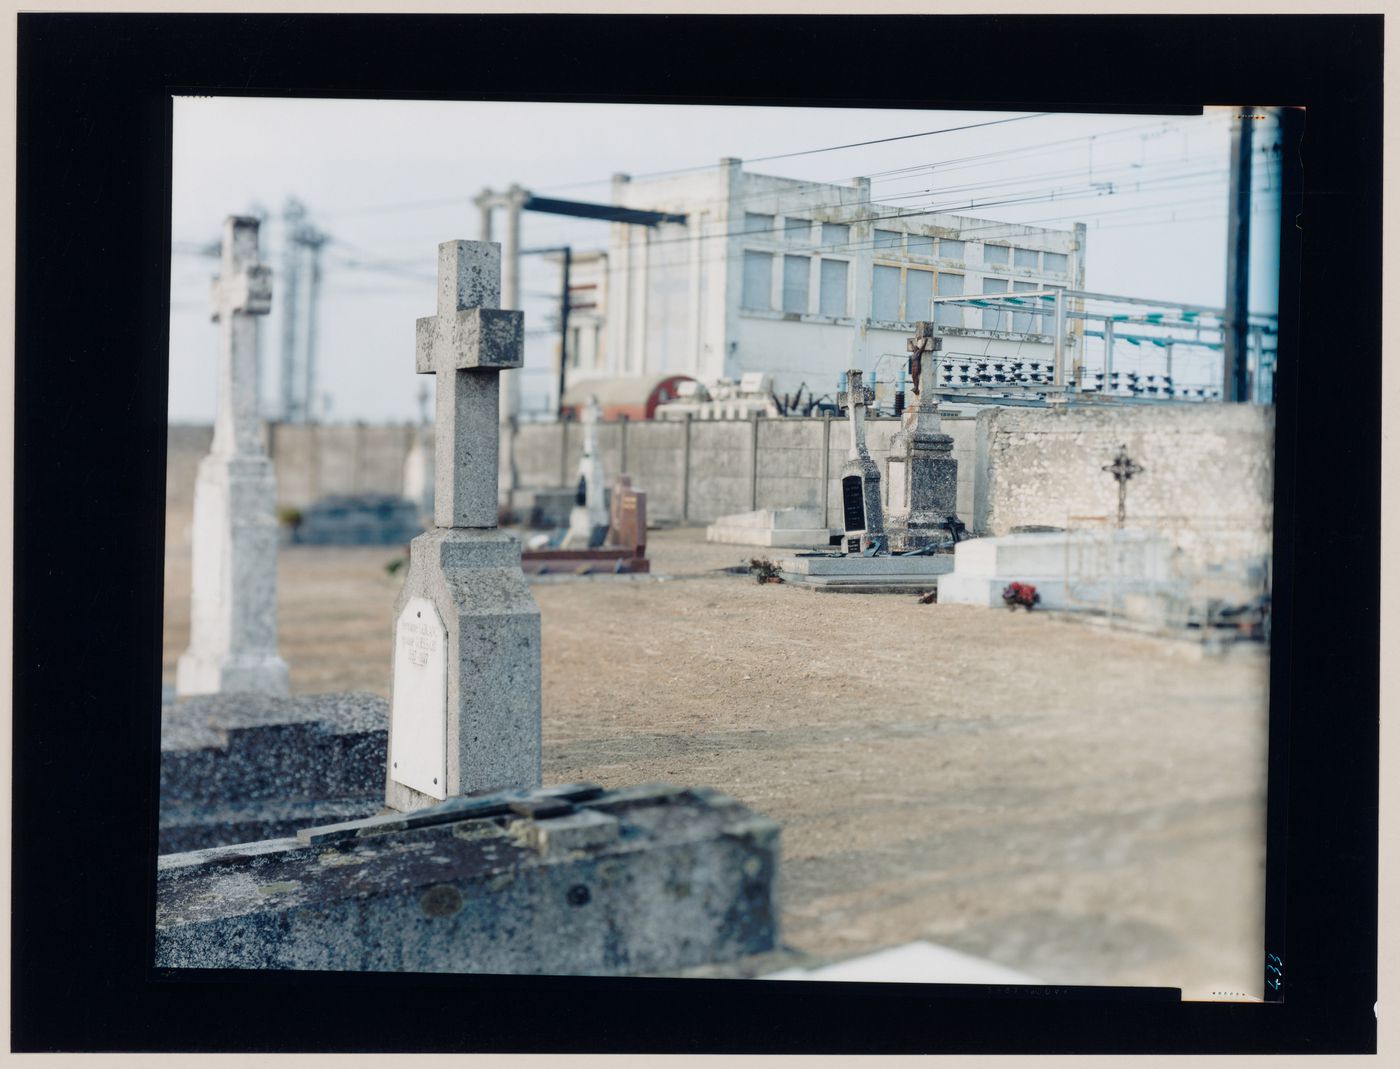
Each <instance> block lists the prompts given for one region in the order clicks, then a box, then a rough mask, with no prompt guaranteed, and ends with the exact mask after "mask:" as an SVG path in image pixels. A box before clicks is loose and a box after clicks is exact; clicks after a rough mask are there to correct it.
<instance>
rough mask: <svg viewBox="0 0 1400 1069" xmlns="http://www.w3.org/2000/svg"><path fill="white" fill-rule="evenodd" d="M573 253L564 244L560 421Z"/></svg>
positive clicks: (567, 358)
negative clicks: (570, 270)
mask: <svg viewBox="0 0 1400 1069" xmlns="http://www.w3.org/2000/svg"><path fill="white" fill-rule="evenodd" d="M573 253H574V250H573V248H572V247H570V246H568V245H565V246H564V286H563V292H562V293H561V294H560V297H559V405H558V408H557V409H556V415H557V417H558V418H559V420H561V421H562V420H563V419H564V377H565V375H566V374H567V368H568V366H569V303H570V295H569V268H570V266H571V264H572V261H573Z"/></svg>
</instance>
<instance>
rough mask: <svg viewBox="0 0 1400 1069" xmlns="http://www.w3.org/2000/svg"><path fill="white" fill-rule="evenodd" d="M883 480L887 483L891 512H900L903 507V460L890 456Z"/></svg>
mask: <svg viewBox="0 0 1400 1069" xmlns="http://www.w3.org/2000/svg"><path fill="white" fill-rule="evenodd" d="M885 481H886V482H887V483H889V487H890V489H889V494H890V502H889V507H890V511H891V512H900V511H902V510H903V509H904V506H905V500H904V460H903V459H902V458H901V459H895V458H893V457H891V458H890V465H889V471H888V474H887V475H886V477H885Z"/></svg>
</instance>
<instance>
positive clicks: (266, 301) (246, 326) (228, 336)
mask: <svg viewBox="0 0 1400 1069" xmlns="http://www.w3.org/2000/svg"><path fill="white" fill-rule="evenodd" d="M271 310H272V269H271V268H269V267H267V266H266V265H264V264H261V263H259V262H258V220H256V219H250V218H247V217H246V216H239V215H231V216H229V217H228V218H227V219H225V220H224V240H223V261H222V264H221V271H220V273H219V274H218V275H217V276H215V277H214V279H213V281H212V283H211V285H210V289H209V318H210V319H212V320H213V321H214V322H216V323H218V324H219V325H220V328H221V330H220V334H221V337H220V344H219V410H218V413H217V415H216V416H215V418H214V444H213V446H212V452H214V453H218V454H219V455H221V456H230V455H235V454H241V455H246V456H261V455H262V452H263V450H262V440H261V438H260V437H259V436H258V387H257V381H258V334H257V330H258V324H257V320H255V319H254V318H253V316H259V315H267V313H268V312H269V311H271Z"/></svg>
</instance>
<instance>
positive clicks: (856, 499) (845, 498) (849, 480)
mask: <svg viewBox="0 0 1400 1069" xmlns="http://www.w3.org/2000/svg"><path fill="white" fill-rule="evenodd" d="M841 503H842V505H843V506H844V508H845V512H846V530H848V531H863V530H865V490H864V488H863V487H862V486H861V478H860V476H859V475H847V476H846V477H845V478H844V479H842V480H841Z"/></svg>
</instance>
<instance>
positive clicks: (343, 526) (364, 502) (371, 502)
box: [292, 494, 423, 546]
mask: <svg viewBox="0 0 1400 1069" xmlns="http://www.w3.org/2000/svg"><path fill="white" fill-rule="evenodd" d="M422 531H423V515H422V513H420V512H419V510H418V508H417V506H415V505H414V504H413V502H411V501H408V500H406V499H404V498H401V497H396V496H394V495H393V494H331V495H330V496H328V497H324V498H322V499H321V500H320V501H317V502H315V503H314V504H312V505H309V506H308V507H307V508H306V510H305V511H304V512H303V513H302V515H301V522H300V523H298V524H297V525H296V528H295V532H294V533H293V535H292V540H293V541H294V542H296V543H298V544H299V545H313V546H402V545H403V544H404V543H406V542H407V541H408V540H409V539H411V538H412V537H413V536H414V535H417V534H421V533H422Z"/></svg>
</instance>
